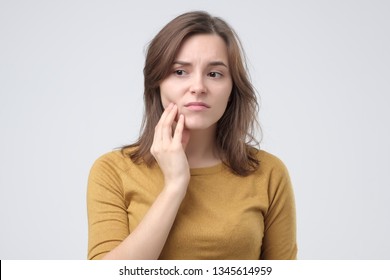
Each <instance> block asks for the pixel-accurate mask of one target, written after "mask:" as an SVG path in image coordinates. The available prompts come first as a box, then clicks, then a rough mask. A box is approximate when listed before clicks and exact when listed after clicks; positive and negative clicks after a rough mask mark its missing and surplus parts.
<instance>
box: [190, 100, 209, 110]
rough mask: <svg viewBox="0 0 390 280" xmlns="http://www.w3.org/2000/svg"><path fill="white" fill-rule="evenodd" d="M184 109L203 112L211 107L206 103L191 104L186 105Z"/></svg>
mask: <svg viewBox="0 0 390 280" xmlns="http://www.w3.org/2000/svg"><path fill="white" fill-rule="evenodd" d="M184 107H185V108H187V109H188V110H190V111H203V110H206V109H209V108H210V106H209V105H207V104H206V103H204V102H189V103H187V104H185V105H184Z"/></svg>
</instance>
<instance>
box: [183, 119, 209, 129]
mask: <svg viewBox="0 0 390 280" xmlns="http://www.w3.org/2000/svg"><path fill="white" fill-rule="evenodd" d="M210 126H211V125H210V124H206V123H199V122H196V123H195V122H190V121H189V122H185V124H184V127H185V129H187V130H206V129H209V128H210Z"/></svg>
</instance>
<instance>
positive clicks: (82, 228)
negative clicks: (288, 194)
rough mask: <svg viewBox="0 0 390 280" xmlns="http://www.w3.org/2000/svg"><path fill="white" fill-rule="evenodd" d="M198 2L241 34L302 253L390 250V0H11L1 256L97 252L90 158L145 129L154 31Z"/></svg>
mask: <svg viewBox="0 0 390 280" xmlns="http://www.w3.org/2000/svg"><path fill="white" fill-rule="evenodd" d="M198 9H202V10H207V11H209V12H210V13H212V14H214V15H217V16H221V17H222V18H224V19H225V20H227V21H228V22H229V23H230V24H231V25H232V26H233V27H234V28H235V30H236V31H237V33H238V34H239V36H240V38H241V40H242V42H243V45H244V48H245V50H246V53H247V56H248V61H249V69H250V73H251V76H252V80H253V83H254V85H255V87H256V88H257V90H258V92H259V94H260V96H261V110H260V113H259V117H260V120H261V124H262V128H263V132H264V138H263V142H262V148H263V149H265V150H267V151H269V152H271V153H274V154H275V155H277V156H278V157H280V158H281V159H282V160H283V161H284V162H285V164H286V165H287V167H288V168H289V171H290V175H291V178H292V181H293V184H294V188H295V195H296V203H297V215H298V241H299V258H300V259H389V258H390V242H389V236H390V219H389V213H390V205H389V203H388V201H389V194H390V191H389V189H390V183H389V177H388V176H389V173H390V168H389V167H390V163H389V159H390V148H389V143H390V123H389V122H390V121H389V120H390V113H389V110H388V106H389V101H390V96H389V95H390V82H389V81H390V55H389V50H390V39H389V38H390V36H389V34H390V17H389V14H390V13H389V12H390V4H389V2H388V1H378V0H376V1H372V0H371V1H352V0H351V1H345V0H344V1H340V0H338V1H335V0H333V1H289V0H285V1H275V0H273V1H146V0H144V1H53V0H47V1H42V0H40V1H27V0H25V1H15V0H13V1H4V0H1V1H0V40H1V42H0V109H1V110H0V133H1V137H0V226H1V229H0V258H1V259H85V258H86V251H87V219H86V217H87V216H86V203H85V194H86V185H87V178H88V173H89V169H90V167H91V165H92V163H93V162H94V160H95V159H96V158H97V157H99V156H100V155H102V154H103V153H106V152H108V151H110V150H112V149H113V148H116V147H119V146H121V145H124V144H127V143H130V142H131V141H133V140H135V139H136V137H137V135H138V131H139V126H140V122H141V116H142V110H143V105H142V90H143V76H142V68H143V63H144V50H145V47H146V45H147V43H148V42H149V41H150V40H151V39H152V38H153V36H154V35H155V34H156V32H157V31H158V30H160V29H161V28H162V27H163V25H165V24H166V23H167V22H168V21H169V20H171V19H172V18H173V17H175V16H177V15H179V14H181V13H182V12H185V11H189V10H198Z"/></svg>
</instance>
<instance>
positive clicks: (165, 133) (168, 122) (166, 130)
mask: <svg viewBox="0 0 390 280" xmlns="http://www.w3.org/2000/svg"><path fill="white" fill-rule="evenodd" d="M167 113H168V114H167V115H166V117H165V119H164V121H163V124H162V143H163V146H164V147H166V145H169V144H170V143H171V141H172V127H173V122H174V120H175V117H176V115H177V106H176V105H175V104H174V105H173V106H172V107H171V108H170V110H169V112H167Z"/></svg>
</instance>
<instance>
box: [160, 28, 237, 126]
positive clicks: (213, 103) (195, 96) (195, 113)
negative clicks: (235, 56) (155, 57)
mask: <svg viewBox="0 0 390 280" xmlns="http://www.w3.org/2000/svg"><path fill="white" fill-rule="evenodd" d="M232 86H233V82H232V78H231V75H230V72H229V63H228V54H227V47H226V44H225V42H224V41H223V39H222V38H221V37H219V36H218V35H214V34H199V35H193V36H191V37H189V38H188V39H186V40H185V41H184V42H183V44H182V46H181V48H180V49H179V52H178V54H177V56H176V58H175V61H174V63H173V65H172V69H171V73H170V74H169V75H168V77H166V78H165V79H164V80H163V81H162V82H161V84H160V93H161V100H162V104H163V106H164V108H165V107H167V106H168V105H169V103H170V102H172V103H175V104H176V105H177V106H178V110H179V113H180V114H183V115H184V117H185V127H186V128H187V129H190V130H203V129H208V128H215V127H216V124H217V122H218V120H219V119H220V118H221V117H222V115H223V113H224V112H225V109H226V106H227V103H228V101H229V96H230V93H231V91H232Z"/></svg>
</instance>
